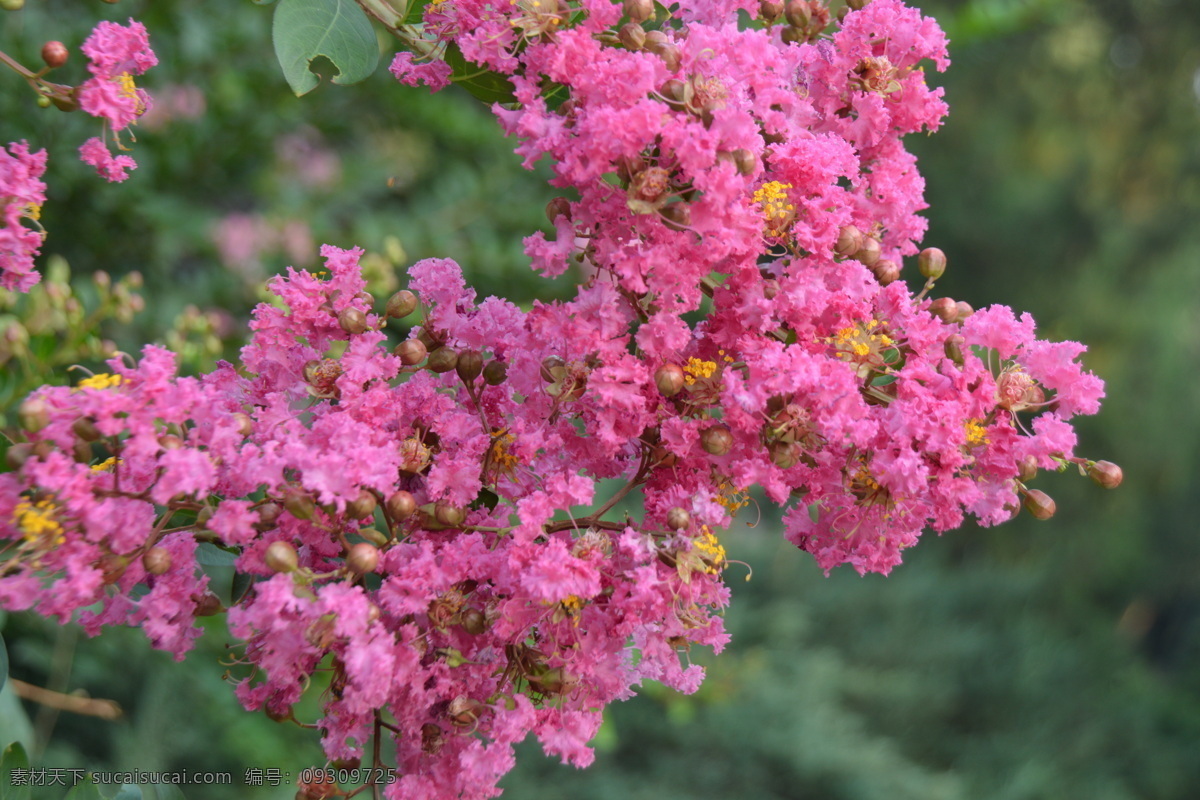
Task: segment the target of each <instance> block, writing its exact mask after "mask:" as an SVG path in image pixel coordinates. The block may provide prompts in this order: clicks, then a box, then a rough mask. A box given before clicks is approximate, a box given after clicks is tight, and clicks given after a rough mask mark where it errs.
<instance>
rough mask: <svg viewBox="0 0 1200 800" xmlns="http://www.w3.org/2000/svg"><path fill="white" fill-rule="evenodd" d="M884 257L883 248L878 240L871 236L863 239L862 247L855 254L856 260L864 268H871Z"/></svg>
mask: <svg viewBox="0 0 1200 800" xmlns="http://www.w3.org/2000/svg"><path fill="white" fill-rule="evenodd" d="M882 256H883V248H882V247H881V246H880V244H879V240H878V239H874V238H872V237H870V236H864V237H863V243H862V246H861V247H859V248H858V250H857V251H856V252H855V253H854V258H855V259H857V260H858V261H859V262H860V263H861V264H862V265H863V266H865V267H869V266H871V265H872V264H874V263H875V262H876V261H878V260H879V259H880V258H881V257H882Z"/></svg>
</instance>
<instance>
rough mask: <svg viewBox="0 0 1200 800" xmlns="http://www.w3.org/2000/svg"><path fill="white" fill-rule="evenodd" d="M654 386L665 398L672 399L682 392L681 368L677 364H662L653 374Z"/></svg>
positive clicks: (682, 378) (682, 377)
mask: <svg viewBox="0 0 1200 800" xmlns="http://www.w3.org/2000/svg"><path fill="white" fill-rule="evenodd" d="M654 385H655V386H657V387H658V390H659V391H660V392H662V393H663V394H664V395H665V396H667V397H674V396H675V395H677V394H679V393H680V392H681V391H683V386H684V374H683V368H682V367H680V366H679V365H678V364H663V365H662V366H661V367H659V368H658V370H657V371H656V372H655V373H654Z"/></svg>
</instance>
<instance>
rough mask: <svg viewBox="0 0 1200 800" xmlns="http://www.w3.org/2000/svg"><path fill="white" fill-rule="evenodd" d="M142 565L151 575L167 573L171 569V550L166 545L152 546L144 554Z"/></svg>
mask: <svg viewBox="0 0 1200 800" xmlns="http://www.w3.org/2000/svg"><path fill="white" fill-rule="evenodd" d="M142 566H143V567H145V568H146V572H149V573H150V574H151V575H165V574H167V572H168V571H170V569H171V552H170V551H169V550H167V548H165V547H158V546H155V547H151V548H150V549H149V550H147V551H146V552H145V553H143V554H142Z"/></svg>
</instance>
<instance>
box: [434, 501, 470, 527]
mask: <svg viewBox="0 0 1200 800" xmlns="http://www.w3.org/2000/svg"><path fill="white" fill-rule="evenodd" d="M433 518H434V519H435V520H437V521H438V522H439V523H441V524H442V525H445V526H446V527H448V528H456V527H458V526H459V525H462V524H463V523H464V522H466V520H467V512H466V511H464V510H462V509H461V508H459V507H458V506H454V505H451V504H449V503H437V504H436V505H434V507H433Z"/></svg>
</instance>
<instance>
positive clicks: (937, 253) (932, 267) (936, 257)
mask: <svg viewBox="0 0 1200 800" xmlns="http://www.w3.org/2000/svg"><path fill="white" fill-rule="evenodd" d="M917 269H919V270H921V274H922V275H924V276H925V277H926V278H928V279H929V280H931V281H936V280H937V279H938V278H940V277H942V276H943V275H945V274H946V254H945V253H943V252H942V251H941V250H939V249H937V248H936V247H926V248H925V249H924V250H922V251H921V254H920V255H918V256H917Z"/></svg>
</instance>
